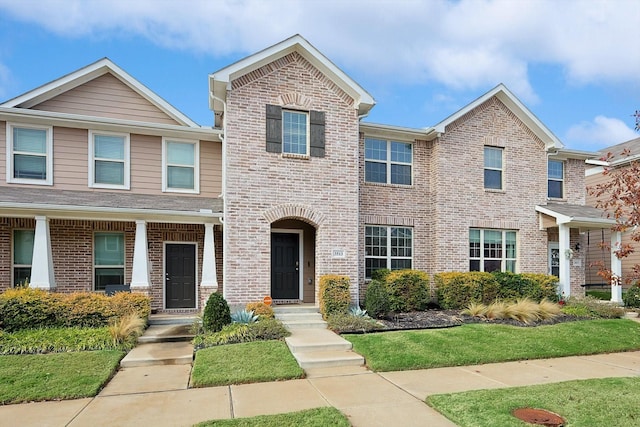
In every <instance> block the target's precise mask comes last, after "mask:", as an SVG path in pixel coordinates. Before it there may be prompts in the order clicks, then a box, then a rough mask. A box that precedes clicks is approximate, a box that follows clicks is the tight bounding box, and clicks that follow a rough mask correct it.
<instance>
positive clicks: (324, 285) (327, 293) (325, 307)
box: [319, 274, 351, 319]
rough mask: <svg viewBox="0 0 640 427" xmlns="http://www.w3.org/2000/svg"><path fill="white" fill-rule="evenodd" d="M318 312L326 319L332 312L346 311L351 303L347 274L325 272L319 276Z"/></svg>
mask: <svg viewBox="0 0 640 427" xmlns="http://www.w3.org/2000/svg"><path fill="white" fill-rule="evenodd" d="M319 285H320V286H319V287H320V289H319V294H320V295H319V296H320V301H319V305H320V313H322V317H323V318H325V319H327V318H328V317H329V316H330V315H332V314H338V313H347V312H348V311H349V305H350V304H351V293H350V291H349V288H350V283H349V278H348V277H347V276H337V275H333V274H327V275H324V276H322V277H320V283H319Z"/></svg>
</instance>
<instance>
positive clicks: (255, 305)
mask: <svg viewBox="0 0 640 427" xmlns="http://www.w3.org/2000/svg"><path fill="white" fill-rule="evenodd" d="M245 310H247V311H253V313H254V314H256V315H258V316H260V317H263V318H265V317H266V318H271V319H272V318H274V317H275V313H274V312H273V308H272V307H271V306H270V305H267V304H265V303H263V302H250V303H248V304H247V305H246V307H245Z"/></svg>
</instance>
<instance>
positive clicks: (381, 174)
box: [364, 162, 387, 183]
mask: <svg viewBox="0 0 640 427" xmlns="http://www.w3.org/2000/svg"><path fill="white" fill-rule="evenodd" d="M364 180H365V181H367V182H383V183H384V182H387V165H386V164H385V163H376V162H365V165H364Z"/></svg>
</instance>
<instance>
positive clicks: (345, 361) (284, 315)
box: [274, 305, 365, 372]
mask: <svg viewBox="0 0 640 427" xmlns="http://www.w3.org/2000/svg"><path fill="white" fill-rule="evenodd" d="M274 311H275V315H276V318H277V319H279V320H280V321H281V322H282V323H283V324H284V326H285V327H286V328H287V329H289V331H291V336H289V337H287V338H285V341H286V343H287V346H289V350H291V353H292V354H293V357H294V358H295V359H296V361H297V362H298V365H300V367H301V368H302V369H304V370H305V371H307V370H310V371H314V372H317V371H318V370H322V369H335V368H343V367H361V366H363V365H364V362H365V361H364V357H362V356H360V355H359V354H357V353H355V352H353V351H352V350H351V349H352V345H351V343H350V342H349V341H347V340H345V339H344V338H342V337H341V336H339V335H337V334H335V333H334V332H332V331H330V330H329V329H327V322H325V321H324V320H322V315H320V313H319V312H318V308H317V307H315V306H304V305H303V306H284V307H275V308H274Z"/></svg>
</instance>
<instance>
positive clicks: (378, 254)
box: [364, 225, 413, 279]
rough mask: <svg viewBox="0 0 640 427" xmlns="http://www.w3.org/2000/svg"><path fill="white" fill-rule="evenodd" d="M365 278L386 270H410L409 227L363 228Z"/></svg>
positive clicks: (410, 235) (410, 236)
mask: <svg viewBox="0 0 640 427" xmlns="http://www.w3.org/2000/svg"><path fill="white" fill-rule="evenodd" d="M364 240H365V247H364V249H365V276H366V278H367V279H369V278H371V273H372V272H374V271H376V270H379V269H382V268H388V269H389V270H402V269H407V268H411V265H412V260H413V229H412V228H410V227H386V226H377V225H367V226H366V227H365V236H364Z"/></svg>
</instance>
